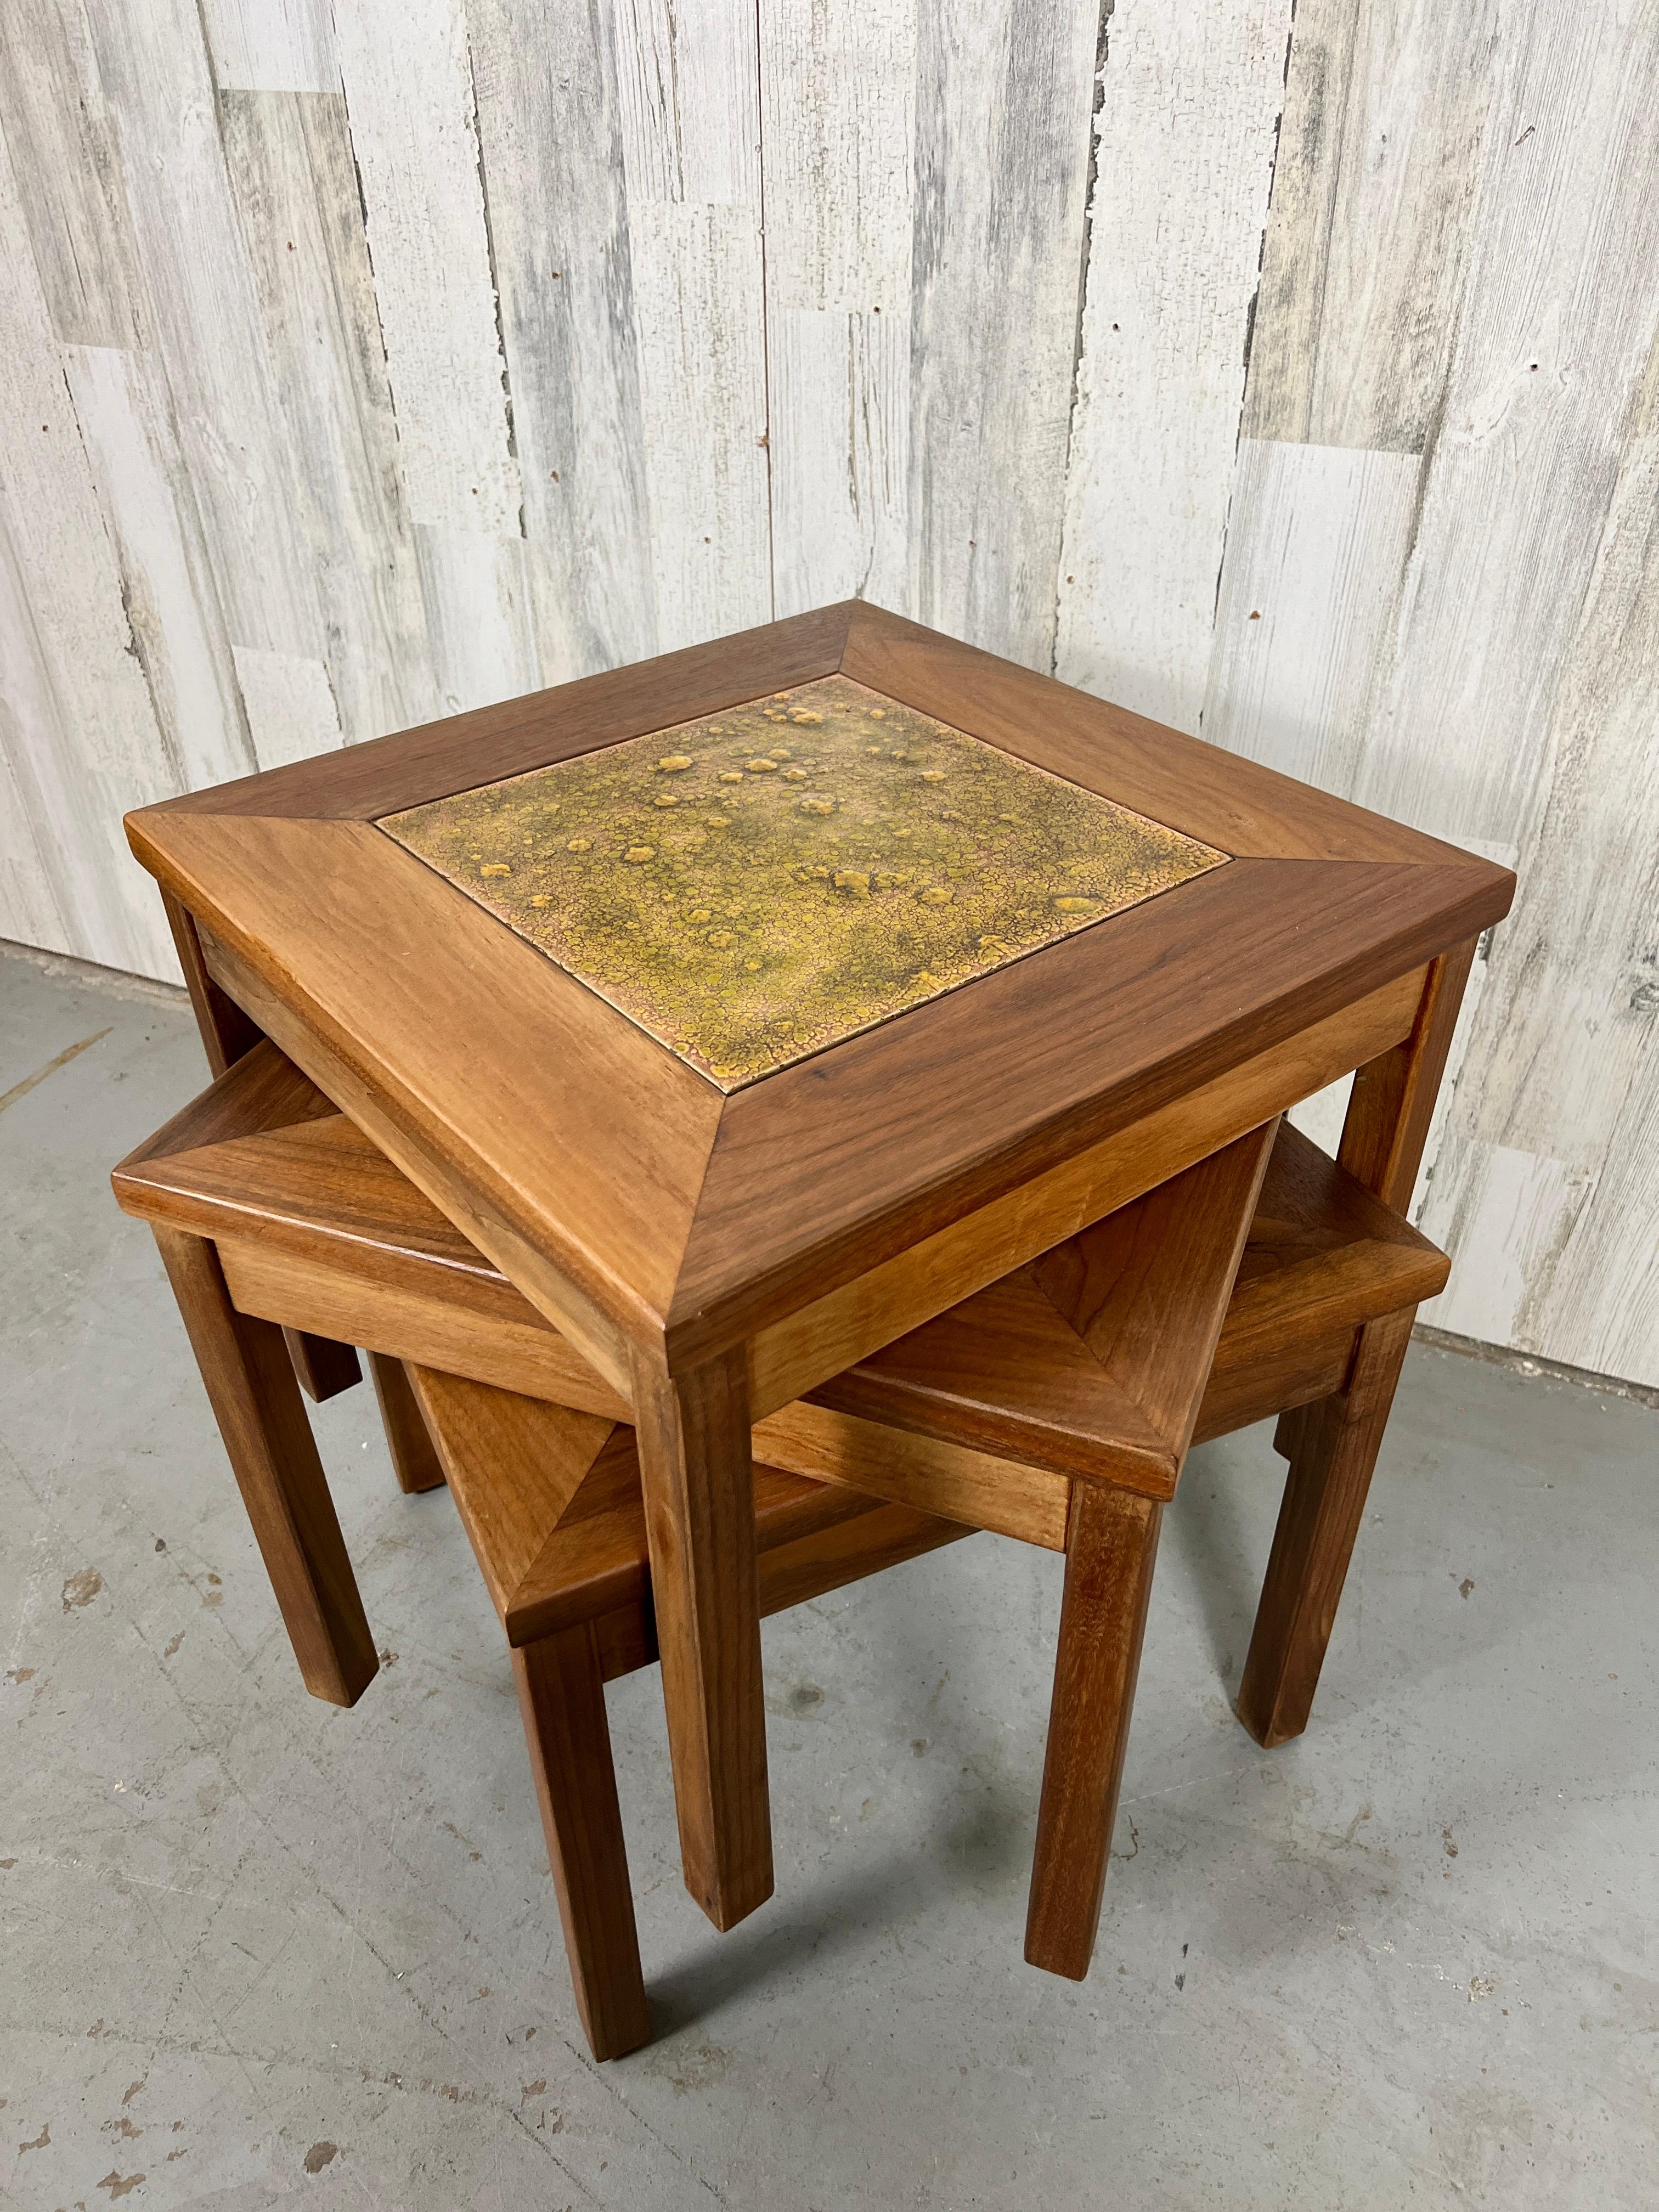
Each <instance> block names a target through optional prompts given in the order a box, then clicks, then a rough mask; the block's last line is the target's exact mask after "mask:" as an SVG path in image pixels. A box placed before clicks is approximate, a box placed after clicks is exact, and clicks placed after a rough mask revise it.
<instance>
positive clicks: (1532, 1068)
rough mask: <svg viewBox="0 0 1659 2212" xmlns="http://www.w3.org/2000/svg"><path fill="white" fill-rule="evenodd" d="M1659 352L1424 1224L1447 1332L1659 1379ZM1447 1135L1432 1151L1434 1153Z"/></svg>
mask: <svg viewBox="0 0 1659 2212" xmlns="http://www.w3.org/2000/svg"><path fill="white" fill-rule="evenodd" d="M1656 517H1659V343H1656V347H1655V349H1654V351H1653V353H1652V354H1651V355H1650V358H1649V362H1648V365H1647V368H1646V372H1645V374H1644V378H1643V380H1642V385H1641V388H1640V390H1639V391H1638V394H1637V396H1636V401H1635V404H1634V405H1633V407H1632V410H1631V415H1630V417H1629V422H1628V425H1627V428H1626V436H1625V443H1624V450H1623V453H1622V454H1621V458H1620V471H1619V478H1618V482H1617V484H1616V486H1615V489H1614V492H1613V499H1612V501H1611V504H1610V507H1609V511H1608V515H1607V522H1606V524H1605V526H1604V527H1603V531H1602V534H1601V544H1600V545H1599V547H1598V549H1597V555H1596V561H1595V573H1594V575H1593V577H1592V580H1591V584H1590V587H1589V592H1587V594H1586V596H1585V599H1584V602H1583V607H1582V609H1581V611H1580V613H1579V618H1578V623H1577V630H1576V633H1575V635H1574V637H1573V639H1572V641H1571V646H1570V647H1569V649H1568V651H1567V653H1566V654H1565V659H1564V663H1563V666H1562V669H1561V673H1560V683H1559V693H1558V696H1557V700H1556V705H1555V713H1554V719H1553V728H1552V731H1551V733H1550V749H1551V753H1552V757H1553V770H1552V774H1551V775H1550V777H1549V780H1548V782H1547V785H1546V786H1545V787H1543V788H1542V789H1541V791H1540V792H1539V793H1538V794H1537V795H1536V799H1535V802H1534V807H1533V809H1532V815H1531V820H1530V822H1529V823H1528V829H1527V830H1526V833H1525V844H1524V848H1523V850H1522V855H1521V858H1520V860H1519V861H1518V863H1517V866H1518V867H1519V870H1520V874H1521V885H1522V888H1521V896H1520V899H1519V902H1518V903H1517V907H1516V913H1515V915H1514V916H1513V917H1512V919H1511V921H1510V922H1509V923H1508V924H1506V926H1505V927H1504V929H1503V930H1502V931H1499V932H1498V933H1496V935H1495V937H1494V939H1493V942H1492V957H1491V962H1490V964H1489V965H1488V964H1487V963H1482V969H1480V970H1477V973H1481V972H1483V971H1484V973H1485V977H1486V990H1485V992H1484V993H1483V994H1482V997H1481V1000H1480V1005H1479V1006H1477V1007H1476V1008H1475V1009H1474V1010H1473V1018H1472V1020H1471V1022H1470V1024H1469V1027H1470V1030H1471V1036H1470V1038H1469V1040H1468V1050H1467V1054H1466V1057H1465V1060H1464V1062H1463V1070H1462V1078H1461V1080H1460V1083H1459V1088H1458V1096H1457V1098H1456V1100H1455V1110H1453V1111H1452V1112H1451V1113H1450V1114H1449V1116H1448V1123H1447V1127H1446V1129H1445V1131H1444V1133H1443V1137H1442V1139H1441V1142H1440V1144H1439V1145H1438V1146H1437V1148H1436V1150H1435V1153H1434V1158H1435V1173H1434V1176H1433V1179H1432V1181H1431V1183H1430V1186H1429V1189H1428V1192H1427V1194H1426V1197H1425V1204H1424V1206H1423V1207H1422V1209H1421V1217H1420V1218H1421V1219H1422V1221H1423V1223H1424V1225H1425V1228H1426V1229H1427V1231H1428V1233H1429V1234H1430V1235H1431V1236H1433V1237H1436V1238H1437V1240H1439V1241H1444V1240H1445V1239H1448V1238H1449V1239H1450V1240H1451V1241H1452V1243H1453V1244H1454V1246H1455V1249H1456V1250H1457V1251H1458V1253H1459V1254H1460V1255H1462V1257H1461V1262H1460V1265H1459V1266H1458V1267H1456V1268H1455V1270H1454V1273H1453V1276H1452V1280H1451V1283H1450V1285H1449V1288H1448V1290H1447V1291H1446V1293H1445V1294H1444V1295H1443V1297H1440V1298H1439V1299H1437V1300H1435V1301H1433V1302H1432V1303H1431V1304H1429V1305H1428V1306H1425V1309H1424V1313H1423V1318H1424V1319H1425V1321H1429V1322H1433V1323H1434V1325H1435V1326H1436V1327H1437V1328H1449V1329H1452V1330H1454V1331H1455V1332H1457V1333H1458V1334H1472V1335H1478V1336H1480V1337H1483V1338H1488V1337H1490V1338H1492V1339H1493V1340H1498V1341H1505V1342H1510V1343H1513V1344H1515V1345H1516V1346H1518V1347H1519V1348H1520V1349H1522V1351H1527V1352H1541V1353H1543V1354H1545V1356H1547V1357H1549V1358H1558V1359H1564V1360H1566V1361H1569V1362H1570V1363H1571V1364H1573V1365H1575V1366H1582V1367H1587V1368H1589V1369H1590V1370H1592V1371H1594V1372H1597V1373H1609V1374H1615V1375H1622V1376H1629V1377H1630V1378H1631V1379H1632V1380H1633V1381H1636V1382H1641V1383H1653V1382H1654V1381H1656V1380H1659V1328H1656V1327H1655V1316H1656V1315H1659V1289H1656V1285H1659V1259H1656V1247H1659V1165H1656V1161H1659V1154H1656V1151H1655V1148H1654V1145H1653V1141H1652V1140H1653V1132H1654V1124H1655V1118H1656V1112H1659V1108H1656V1104H1655V1099H1656V1087H1655V1084H1654V1082H1653V1079H1652V1071H1653V1069H1654V1067H1655V1065H1656V1038H1659V957H1656V947H1655V945H1654V936H1653V917H1654V915H1656V914H1659V749H1656V747H1655V744H1654V742H1653V734H1652V725H1651V702H1652V698H1653V696H1654V695H1655V691H1656V688H1659V524H1656ZM1431 1141H1432V1140H1431Z"/></svg>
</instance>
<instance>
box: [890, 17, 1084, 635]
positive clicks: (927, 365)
mask: <svg viewBox="0 0 1659 2212" xmlns="http://www.w3.org/2000/svg"><path fill="white" fill-rule="evenodd" d="M1102 15H1103V11H1100V10H1097V9H1095V8H1094V7H1092V6H1091V7H1079V6H1073V7H1070V8H1065V9H1045V8H1030V7H1026V6H1024V5H1022V4H1020V0H949V4H943V5H938V6H931V7H924V8H921V9H919V10H918V14H917V49H916V73H915V85H916V95H915V96H916V122H915V231H914V235H913V239H912V245H911V264H910V267H911V290H910V353H911V362H912V369H911V404H910V453H909V465H910V495H909V501H908V514H909V531H910V586H909V591H908V595H907V596H908V605H907V608H906V611H907V612H908V613H909V614H911V615H914V616H915V618H916V619H917V620H918V621H920V622H925V623H933V624H935V625H936V626H937V627H938V628H939V629H946V630H951V631H953V632H955V633H956V635H958V636H961V637H969V638H972V639H973V640H974V641H975V643H976V644H978V645H982V646H985V647H988V648H989V649H990V650H991V651H992V652H994V653H1006V654H1008V655H1009V656H1010V658H1011V659H1015V660H1023V661H1024V662H1026V663H1027V665H1030V666H1033V667H1042V668H1047V667H1048V666H1049V665H1051V663H1052V659H1053V654H1054V588H1055V580H1056V578H1057V576H1058V574H1059V556H1060V519H1061V515H1062V513H1063V511H1064V507H1065V499H1066V454H1067V449H1068V445H1069V440H1070V428H1071V416H1072V379H1073V368H1074V366H1075V364H1076V361H1077V349H1078V304H1079V286H1080V283H1081V269H1082V255H1083V226H1084V212H1085V202H1086V198H1087V191H1088V175H1089V158H1090V138H1089V132H1090V115H1091V111H1092V107H1093V97H1094V91H1093V88H1094V75H1095V69H1096V64H1097V58H1098V52H1099V46H1100V35H1101V28H1102Z"/></svg>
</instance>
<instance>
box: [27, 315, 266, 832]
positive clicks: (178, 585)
mask: <svg viewBox="0 0 1659 2212" xmlns="http://www.w3.org/2000/svg"><path fill="white" fill-rule="evenodd" d="M63 361H64V377H65V380H66V381H67V383H68V385H69V389H70V397H71V398H72V399H73V401H74V404H75V414H76V421H77V422H78V423H79V424H80V428H81V436H82V442H83V443H84V445H85V447H86V451H87V458H88V461H89V463H90V464H91V467H92V472H93V477H94V483H95V485H96V488H97V491H98V495H99V498H100V504H101V506H102V509H103V513H104V517H105V520H106V524H107V526H108V529H109V533H110V537H111V538H112V542H113V547H114V551H115V556H116V560H117V562H118V567H119V570H120V576H121V597H122V602H123V605H124V606H125V611H126V617H127V623H128V625H129V627H130V629H131V633H132V644H133V650H134V652H135V653H136V654H137V659H138V663H139V665H140V666H141V667H142V668H143V671H144V680H145V683H146V684H147V686H148V688H149V696H150V700H151V703H152V705H153V707H154V708H155V716H156V720H157V722H158V724H159V726H160V727H161V732H162V734H163V738H164V740H165V743H166V745H167V753H168V756H169V758H170V760H171V762H172V763H173V767H174V770H175V774H176V775H177V777H178V779H179V784H180V786H181V787H183V788H185V789H187V790H193V789H195V788H196V787H197V786H199V785H202V784H207V783H222V782H223V781H226V780H227V779H228V777H231V776H235V775H252V773H253V770H254V769H255V768H256V767H260V766H264V765H267V763H264V762H261V761H260V760H259V759H258V757H256V754H255V750H254V744H253V738H252V732H251V731H250V729H249V727H248V720H247V715H246V711H245V708H244V704H243V699H242V692H241V687H240V683H239V682H238V678H237V672H236V665H235V661H234V655H233V653H232V650H231V645H230V640H229V638H228V636H227V635H226V632H225V625H224V612H223V610H222V606H221V605H220V602H219V594H218V590H217V586H216V580H215V577H214V574H213V568H212V562H211V560H210V555H209V552H208V548H207V544H206V540H205V538H204V534H203V531H202V520H201V514H200V512H199V510H198V508H197V504H196V498H195V493H194V490H193V489H192V487H191V483H190V481H189V477H188V476H187V474H186V471H185V461H184V455H183V453H182V452H181V450H180V447H179V439H178V435H177V428H176V425H175V423H174V422H173V409H172V398H171V394H170V393H169V392H168V390H167V384H166V381H165V379H164V377H163V376H162V374H161V363H160V362H159V361H158V360H157V359H156V357H155V355H154V354H143V353H133V352H126V351H123V350H120V349H117V348H115V347H112V346H66V347H65V348H64V352H63Z"/></svg>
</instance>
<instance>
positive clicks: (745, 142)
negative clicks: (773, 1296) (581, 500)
mask: <svg viewBox="0 0 1659 2212" xmlns="http://www.w3.org/2000/svg"><path fill="white" fill-rule="evenodd" d="M616 27H617V30H616V37H617V117H618V124H619V129H620V136H621V139H622V149H623V173H624V175H625V177H626V180H627V190H628V216H629V240H630V249H629V250H630V258H631V265H632V275H633V299H634V319H635V333H636V338H637V345H638V359H639V372H640V415H641V432H642V435H643V439H644V453H645V483H646V491H647V499H648V501H649V504H650V513H651V544H652V573H653V582H654V586H655V594H656V603H657V625H658V647H659V651H662V652H670V651H671V650H672V649H673V648H674V647H677V646H682V645H689V644H690V643H692V642H693V641H695V640H696V639H698V638H703V637H713V636H718V635H720V632H721V631H723V630H730V629H739V628H741V627H743V626H744V624H745V623H763V622H766V621H768V620H769V619H770V617H771V614H772V556H771V542H770V539H771V522H770V516H769V511H768V504H767V499H768V493H767V466H766V458H767V457H766V445H765V440H766V429H767V415H766V342H765V273H764V269H763V263H762V258H761V234H760V218H761V170H760V131H761V125H760V87H759V65H758V61H757V51H756V38H757V29H756V20H755V10H754V8H753V6H752V5H747V4H744V0H695V4H693V5H691V6H690V7H674V6H671V5H669V4H668V0H620V4H619V5H618V6H617V12H616Z"/></svg>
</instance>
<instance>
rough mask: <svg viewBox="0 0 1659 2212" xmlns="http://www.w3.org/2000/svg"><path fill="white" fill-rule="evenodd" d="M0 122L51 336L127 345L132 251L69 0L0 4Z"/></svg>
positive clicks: (92, 64)
mask: <svg viewBox="0 0 1659 2212" xmlns="http://www.w3.org/2000/svg"><path fill="white" fill-rule="evenodd" d="M0 125H3V128H4V131H5V134H6V143H7V144H8V146H9V148H10V149H11V161H12V170H13V175H14V179H15V186H16V189H17V191H18V193H19V195H20V197H21V201H22V207H23V216H24V222H25V223H26V225H27V230H28V235H29V242H30V244H31V246H33V251H34V261H35V266H36V269H37V270H38V271H39V275H40V286H41V289H42V290H43V291H44V293H45V294H46V304H47V310H48V313H49V314H50V316H51V319H52V328H53V330H54V331H56V333H57V335H58V337H59V338H60V339H62V340H64V342H65V343H69V344H71V345H100V346H126V345H132V344H134V343H137V339H138V333H139V330H140V323H139V316H138V306H137V302H138V298H139V295H140V292H141V289H142V285H141V282H140V279H139V277H138V275H137V246H136V245H135V243H134V240H133V236H132V226H131V219H130V217H129V216H128V212H127V201H126V187H125V184H124V182H123V180H122V176H121V168H120V161H119V156H118V152H117V149H116V143H115V131H114V125H113V122H112V118H111V116H110V112H109V109H108V106H107V105H106V101H105V99H104V92H103V87H102V85H101V83H100V81H99V76H98V65H97V62H96V60H95V58H94V54H93V51H92V38H91V33H90V32H89V31H88V27H87V21H86V17H85V15H84V14H83V13H82V9H81V5H80V0H8V4H7V5H6V6H5V7H4V8H0Z"/></svg>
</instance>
